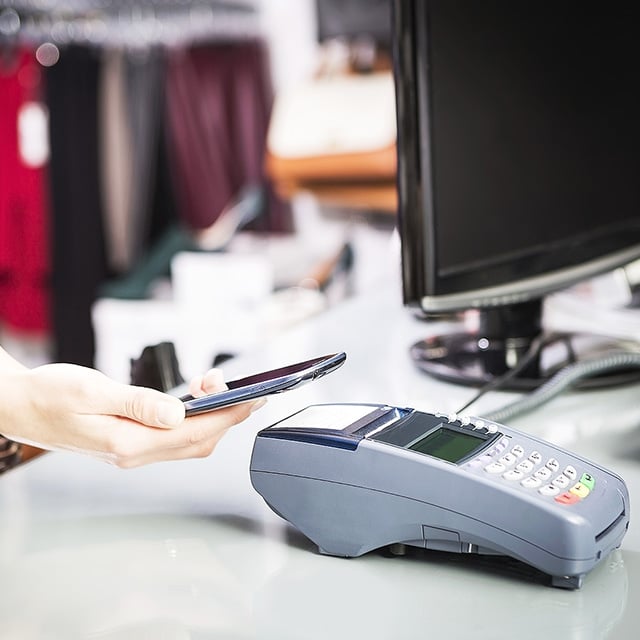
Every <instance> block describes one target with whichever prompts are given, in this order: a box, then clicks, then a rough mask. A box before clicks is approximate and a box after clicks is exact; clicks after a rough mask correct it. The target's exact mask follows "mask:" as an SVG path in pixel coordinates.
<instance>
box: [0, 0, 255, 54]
mask: <svg viewBox="0 0 640 640" xmlns="http://www.w3.org/2000/svg"><path fill="white" fill-rule="evenodd" d="M259 36H260V24H259V17H258V12H257V11H256V9H255V7H254V5H253V3H251V2H246V1H227V2H220V1H216V0H182V1H180V0H172V1H169V0H142V1H140V0H139V1H138V2H133V3H131V2H124V0H69V1H67V2H64V3H63V2H53V1H51V0H31V1H26V2H25V1H24V0H23V1H11V0H9V1H8V2H3V7H2V8H0V44H2V42H3V41H5V42H7V43H11V42H12V41H21V42H27V43H30V44H33V45H38V44H41V43H44V42H50V43H52V44H55V45H60V46H64V45H67V44H83V45H89V46H91V45H94V46H113V47H133V48H136V47H142V48H144V47H148V46H153V45H158V44H162V45H168V46H171V45H178V44H181V43H184V42H189V43H196V42H199V41H208V42H212V41H226V42H228V41H237V40H246V39H250V38H257V37H259Z"/></svg>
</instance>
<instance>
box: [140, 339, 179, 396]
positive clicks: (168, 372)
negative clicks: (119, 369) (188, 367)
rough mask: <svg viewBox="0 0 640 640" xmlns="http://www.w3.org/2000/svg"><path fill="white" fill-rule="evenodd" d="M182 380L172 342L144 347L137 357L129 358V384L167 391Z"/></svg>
mask: <svg viewBox="0 0 640 640" xmlns="http://www.w3.org/2000/svg"><path fill="white" fill-rule="evenodd" d="M183 382H184V378H183V377H182V374H181V373H180V366H179V364H178V357H177V356H176V348H175V345H174V344H173V342H160V343H159V344H156V345H151V346H148V347H145V348H144V349H143V350H142V354H141V355H140V357H139V358H137V359H135V358H131V384H134V385H136V386H139V387H150V388H151V389H157V390H158V391H169V390H170V389H173V388H175V387H177V386H178V385H181V384H182V383H183Z"/></svg>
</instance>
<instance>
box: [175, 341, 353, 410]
mask: <svg viewBox="0 0 640 640" xmlns="http://www.w3.org/2000/svg"><path fill="white" fill-rule="evenodd" d="M346 359H347V354H346V353H344V352H340V353H332V354H330V355H326V356H322V357H319V358H313V359H312V360H305V361H304V362H297V363H295V364H290V365H287V366H286V367H280V368H279V369H273V370H271V371H263V372H262V373H256V374H254V375H251V376H248V377H246V378H238V379H237V380H231V381H230V382H227V387H228V389H225V390H224V391H219V392H217V393H212V394H209V395H206V396H202V397H199V398H194V397H193V396H191V395H187V396H183V397H182V398H181V400H182V401H183V402H184V405H185V413H186V415H187V417H188V416H194V415H197V414H199V413H205V412H207V411H214V410H215V409H220V408H222V407H228V406H230V405H232V404H238V403H240V402H246V401H247V400H255V399H256V398H259V397H261V396H265V395H270V394H272V393H282V392H283V391H288V390H289V389H295V388H296V387H299V386H301V385H303V384H306V383H308V382H311V381H312V380H317V379H318V378H320V377H322V376H324V375H326V374H327V373H331V372H332V371H335V370H336V369H337V368H338V367H340V366H341V365H342V364H343V363H344V361H345V360H346Z"/></svg>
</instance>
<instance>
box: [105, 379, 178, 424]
mask: <svg viewBox="0 0 640 640" xmlns="http://www.w3.org/2000/svg"><path fill="white" fill-rule="evenodd" d="M115 413H116V414H117V415H120V416H123V417H125V418H130V419H131V420H135V421H136V422H140V423H142V424H145V425H147V426H149V427H160V428H163V429H172V428H174V427H177V426H179V425H180V424H181V423H182V421H183V420H184V417H185V415H184V403H183V402H182V401H181V400H180V399H179V398H175V397H174V396H170V395H168V394H166V393H162V392H161V391H156V390H154V389H147V388H146V387H135V386H132V385H122V386H121V394H120V398H118V399H117V409H116V411H115Z"/></svg>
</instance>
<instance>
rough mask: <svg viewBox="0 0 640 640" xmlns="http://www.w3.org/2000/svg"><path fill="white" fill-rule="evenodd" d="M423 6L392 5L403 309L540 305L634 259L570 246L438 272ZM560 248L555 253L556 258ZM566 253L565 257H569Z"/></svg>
mask: <svg viewBox="0 0 640 640" xmlns="http://www.w3.org/2000/svg"><path fill="white" fill-rule="evenodd" d="M428 12H429V2H427V1H424V2H415V1H413V0H394V2H393V12H392V16H393V20H392V27H393V39H392V41H393V58H394V76H395V80H396V106H397V114H398V121H397V126H398V182H397V187H398V198H399V207H398V227H399V232H400V237H401V262H402V286H403V300H404V303H405V305H407V306H412V307H418V308H420V309H422V310H423V311H425V312H427V313H429V312H448V311H462V310H466V309H470V308H480V309H482V308H490V307H497V306H501V305H507V304H517V303H521V302H525V301H528V300H534V299H540V298H542V297H544V296H546V295H548V294H550V293H553V292H555V291H559V290H562V289H564V288H566V287H569V286H571V285H573V284H575V283H578V282H580V281H582V280H585V279H588V278H590V277H593V276H595V275H598V274H600V273H604V272H607V271H611V270H613V269H615V268H617V267H620V266H623V265H625V264H628V263H630V262H632V261H634V260H636V259H638V258H639V257H640V242H639V243H638V244H633V245H629V243H628V242H626V241H623V240H620V238H611V237H608V238H603V239H602V240H601V241H600V243H599V244H598V243H592V242H591V241H590V242H589V243H587V242H580V241H578V240H579V239H578V238H573V239H572V244H571V246H563V247H561V249H562V250H563V251H564V252H565V253H564V255H563V258H562V260H561V261H560V262H558V261H557V260H556V261H555V263H554V257H553V256H552V255H551V252H549V253H547V254H545V252H544V251H542V252H540V253H539V254H538V255H535V254H534V255H533V256H532V257H529V256H526V257H523V259H522V260H520V261H517V260H514V261H513V263H510V264H509V265H505V264H501V265H496V266H495V267H493V268H490V269H487V268H486V267H485V268H483V269H482V270H480V269H477V270H473V269H467V270H461V271H460V272H459V273H458V274H456V275H455V276H448V277H447V276H443V275H442V274H441V273H439V271H438V262H437V260H438V253H437V252H438V247H437V246H436V244H435V241H434V238H435V224H436V221H437V216H436V212H435V211H434V201H433V198H432V197H431V194H432V193H433V188H434V185H433V181H432V155H431V151H430V146H431V130H430V127H431V126H432V122H431V113H430V103H429V99H428V96H429V82H430V73H429V65H428V60H429V52H428V48H427V42H426V38H424V37H422V36H421V34H419V33H418V27H417V25H421V24H422V25H425V24H427V25H428V19H429V13H428ZM559 248H560V247H556V248H555V251H556V255H557V251H558V249H559ZM567 252H570V255H569V253H567Z"/></svg>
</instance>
